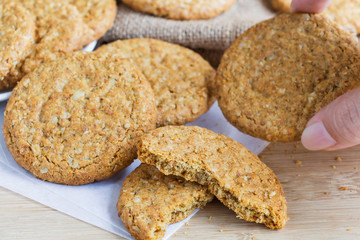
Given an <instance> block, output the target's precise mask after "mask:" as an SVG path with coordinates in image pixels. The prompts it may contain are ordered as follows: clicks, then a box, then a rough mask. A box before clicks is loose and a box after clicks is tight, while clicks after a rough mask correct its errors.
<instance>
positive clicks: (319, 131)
mask: <svg viewBox="0 0 360 240" xmlns="http://www.w3.org/2000/svg"><path fill="white" fill-rule="evenodd" d="M301 143H302V144H303V145H304V147H305V148H306V149H308V150H311V151H318V150H325V149H329V148H331V147H333V146H335V145H336V141H335V140H334V139H333V138H332V137H331V135H330V134H329V133H328V131H327V130H326V128H325V126H324V124H323V123H322V122H321V121H320V122H316V123H314V124H312V125H310V126H308V127H306V128H305V130H304V132H303V133H302V136H301Z"/></svg>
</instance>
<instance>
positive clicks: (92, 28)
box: [69, 0, 117, 46]
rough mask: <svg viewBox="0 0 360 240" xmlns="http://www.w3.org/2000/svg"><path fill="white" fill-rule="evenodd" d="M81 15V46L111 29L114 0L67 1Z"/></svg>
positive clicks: (114, 10)
mask: <svg viewBox="0 0 360 240" xmlns="http://www.w3.org/2000/svg"><path fill="white" fill-rule="evenodd" d="M69 1H70V3H71V4H73V5H74V6H75V7H76V8H77V10H78V11H79V12H80V14H81V15H82V19H83V21H84V24H85V25H84V34H83V38H82V45H83V46H86V45H88V44H89V43H91V42H93V41H95V40H98V39H99V38H101V37H102V36H103V35H104V34H105V33H106V31H107V30H109V29H110V28H111V26H112V25H113V23H114V20H115V16H116V9H117V8H116V1H115V0H69Z"/></svg>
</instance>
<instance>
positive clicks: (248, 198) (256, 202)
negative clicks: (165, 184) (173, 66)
mask: <svg viewBox="0 0 360 240" xmlns="http://www.w3.org/2000/svg"><path fill="white" fill-rule="evenodd" d="M138 158H139V159H140V160H141V161H142V162H143V163H147V164H150V165H153V166H156V167H157V168H158V169H159V170H160V171H161V172H163V173H165V174H166V175H169V174H172V175H176V176H181V177H183V178H185V179H186V180H189V181H194V182H198V183H200V184H201V185H204V186H206V187H207V188H208V189H209V190H210V191H211V192H212V193H213V194H214V195H215V196H216V197H217V198H218V199H219V200H220V201H221V202H222V203H223V204H225V205H226V206H227V207H229V208H230V209H231V210H233V211H234V212H235V213H236V214H237V216H238V217H239V218H241V219H244V220H246V221H250V222H257V223H263V224H265V225H266V226H267V227H269V228H272V229H280V228H283V227H284V225H285V224H286V222H287V220H288V216H287V205H286V200H285V195H284V192H283V189H282V186H281V185H280V182H279V180H278V178H277V177H276V175H275V174H274V172H273V171H272V170H271V169H270V168H268V167H267V166H266V165H265V164H264V163H263V162H261V161H260V160H259V158H258V157H257V156H256V155H255V154H253V153H252V152H250V151H249V150H248V149H247V148H245V147H244V146H243V145H241V144H240V143H238V142H236V141H235V140H233V139H231V138H229V137H226V136H224V135H221V134H216V133H214V132H212V131H210V130H207V129H204V128H200V127H195V126H191V127H186V126H168V127H163V128H158V129H155V130H153V131H151V132H149V133H148V134H146V135H144V136H143V137H142V139H141V142H140V144H139V146H138Z"/></svg>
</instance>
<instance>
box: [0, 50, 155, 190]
mask: <svg viewBox="0 0 360 240" xmlns="http://www.w3.org/2000/svg"><path fill="white" fill-rule="evenodd" d="M155 124H156V106H155V99H154V95H153V92H152V90H151V87H150V85H149V83H148V82H147V81H146V79H145V77H144V76H143V75H142V74H141V73H140V72H138V71H137V70H136V69H135V68H133V67H132V66H131V65H130V63H129V62H128V61H127V60H124V59H120V58H110V57H109V58H107V59H100V58H98V57H97V56H95V55H94V54H90V53H85V52H77V53H73V54H69V55H67V56H66V57H64V58H61V59H58V60H56V61H53V62H51V63H46V64H43V65H41V66H39V68H37V69H36V70H35V71H33V72H32V73H30V74H28V75H27V76H26V77H24V78H23V79H22V80H21V81H20V82H19V83H18V85H17V86H16V87H15V88H14V90H13V93H12V95H11V97H10V100H9V102H8V104H7V106H6V109H5V118H4V127H3V131H4V135H5V141H6V144H7V146H8V149H9V151H10V152H11V153H12V155H13V157H14V159H15V161H16V162H17V163H18V164H19V165H20V166H22V167H23V168H25V169H26V170H28V171H30V172H31V173H32V174H33V175H34V176H36V177H37V178H39V179H43V180H46V181H50V182H55V183H61V184H68V185H80V184H87V183H91V182H94V181H101V180H104V179H107V178H109V177H111V176H112V175H114V174H115V173H117V172H119V171H120V170H122V169H123V168H125V167H127V166H128V165H129V164H130V163H131V162H132V161H133V160H134V159H135V158H136V144H137V141H138V138H139V136H141V135H142V134H144V133H145V132H147V131H149V130H151V129H153V128H155Z"/></svg>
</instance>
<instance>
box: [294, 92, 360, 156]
mask: <svg viewBox="0 0 360 240" xmlns="http://www.w3.org/2000/svg"><path fill="white" fill-rule="evenodd" d="M301 141H302V144H303V145H304V147H306V148H307V149H309V150H337V149H343V148H348V147H352V146H355V145H357V144H360V88H356V89H354V90H352V91H350V92H348V93H346V94H344V95H342V96H340V97H338V98H337V99H335V100H334V101H333V102H331V103H330V104H329V105H327V106H325V107H324V108H322V109H321V110H320V111H319V112H318V113H317V114H316V115H315V116H314V117H313V118H312V119H311V120H310V121H309V122H308V124H307V127H306V128H305V130H304V132H303V134H302V137H301Z"/></svg>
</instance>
